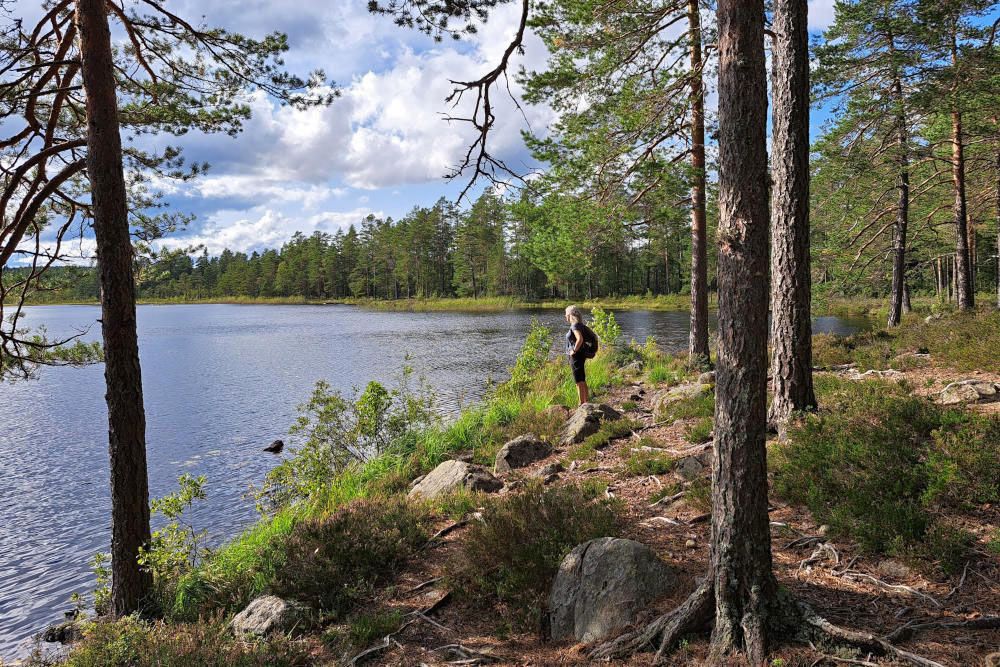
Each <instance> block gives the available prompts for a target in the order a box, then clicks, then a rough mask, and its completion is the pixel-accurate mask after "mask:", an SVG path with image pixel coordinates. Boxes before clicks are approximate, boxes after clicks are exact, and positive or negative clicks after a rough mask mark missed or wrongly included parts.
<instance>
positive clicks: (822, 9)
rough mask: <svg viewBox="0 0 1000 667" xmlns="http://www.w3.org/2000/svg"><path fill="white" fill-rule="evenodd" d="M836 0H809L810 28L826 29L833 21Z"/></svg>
mask: <svg viewBox="0 0 1000 667" xmlns="http://www.w3.org/2000/svg"><path fill="white" fill-rule="evenodd" d="M833 6H834V0H809V29H810V30H826V29H827V28H829V27H830V24H831V23H833V18H834V9H833Z"/></svg>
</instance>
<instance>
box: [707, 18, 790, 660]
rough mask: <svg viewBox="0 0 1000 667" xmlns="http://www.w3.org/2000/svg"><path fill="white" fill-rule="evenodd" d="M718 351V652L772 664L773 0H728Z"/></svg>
mask: <svg viewBox="0 0 1000 667" xmlns="http://www.w3.org/2000/svg"><path fill="white" fill-rule="evenodd" d="M718 26H719V216H720V221H719V243H720V248H719V352H718V375H717V379H718V384H717V385H716V405H715V432H716V438H715V449H714V455H713V466H712V545H711V568H712V570H711V573H710V574H709V578H710V580H711V581H712V584H713V587H714V591H715V626H714V630H713V632H712V644H711V657H710V662H712V663H713V664H715V663H719V662H721V661H722V660H723V659H724V656H726V655H728V654H731V653H738V652H745V653H746V656H747V658H748V660H749V662H750V664H753V665H759V664H763V661H764V658H765V655H766V652H767V646H768V643H769V640H770V638H769V637H768V631H769V627H770V626H771V621H772V620H773V617H772V611H774V609H775V608H776V605H777V592H778V591H777V583H776V581H775V578H774V574H773V572H772V564H771V534H770V525H769V523H768V514H767V451H766V449H765V446H764V438H765V431H766V427H767V335H768V321H767V309H768V275H767V274H768V247H767V237H768V186H767V177H768V174H767V143H766V142H767V138H766V125H767V72H766V69H765V64H764V3H763V0H720V1H719V4H718Z"/></svg>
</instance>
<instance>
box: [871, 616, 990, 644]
mask: <svg viewBox="0 0 1000 667" xmlns="http://www.w3.org/2000/svg"><path fill="white" fill-rule="evenodd" d="M997 628H1000V616H983V617H982V618H974V619H970V620H966V621H929V622H927V623H914V622H913V621H910V622H909V623H906V624H904V625H901V626H900V627H898V628H896V629H895V630H893V631H892V632H890V633H889V634H887V635H886V636H885V639H886V641H890V642H896V641H906V640H907V639H909V638H910V637H912V636H913V635H915V634H916V633H918V632H921V631H923V630H996V629H997Z"/></svg>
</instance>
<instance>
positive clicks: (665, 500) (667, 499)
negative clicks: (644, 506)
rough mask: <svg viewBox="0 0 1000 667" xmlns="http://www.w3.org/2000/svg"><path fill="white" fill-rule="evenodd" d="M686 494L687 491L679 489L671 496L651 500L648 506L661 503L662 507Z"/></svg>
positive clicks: (655, 505)
mask: <svg viewBox="0 0 1000 667" xmlns="http://www.w3.org/2000/svg"><path fill="white" fill-rule="evenodd" d="M686 495H687V491H680V492H678V493H675V494H674V495H672V496H664V497H663V498H660V499H659V500H656V501H653V502H651V503H650V504H649V506H650V507H657V506H658V505H663V506H664V507H666V506H667V505H670V504H672V503H675V502H677V501H678V500H680V499H681V498H683V497H684V496H686Z"/></svg>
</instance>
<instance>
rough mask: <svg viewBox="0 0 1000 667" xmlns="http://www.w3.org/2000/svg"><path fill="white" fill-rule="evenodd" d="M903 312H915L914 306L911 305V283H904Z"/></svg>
mask: <svg viewBox="0 0 1000 667" xmlns="http://www.w3.org/2000/svg"><path fill="white" fill-rule="evenodd" d="M903 312H904V313H911V312H913V304H911V303H910V285H909V283H903Z"/></svg>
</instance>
